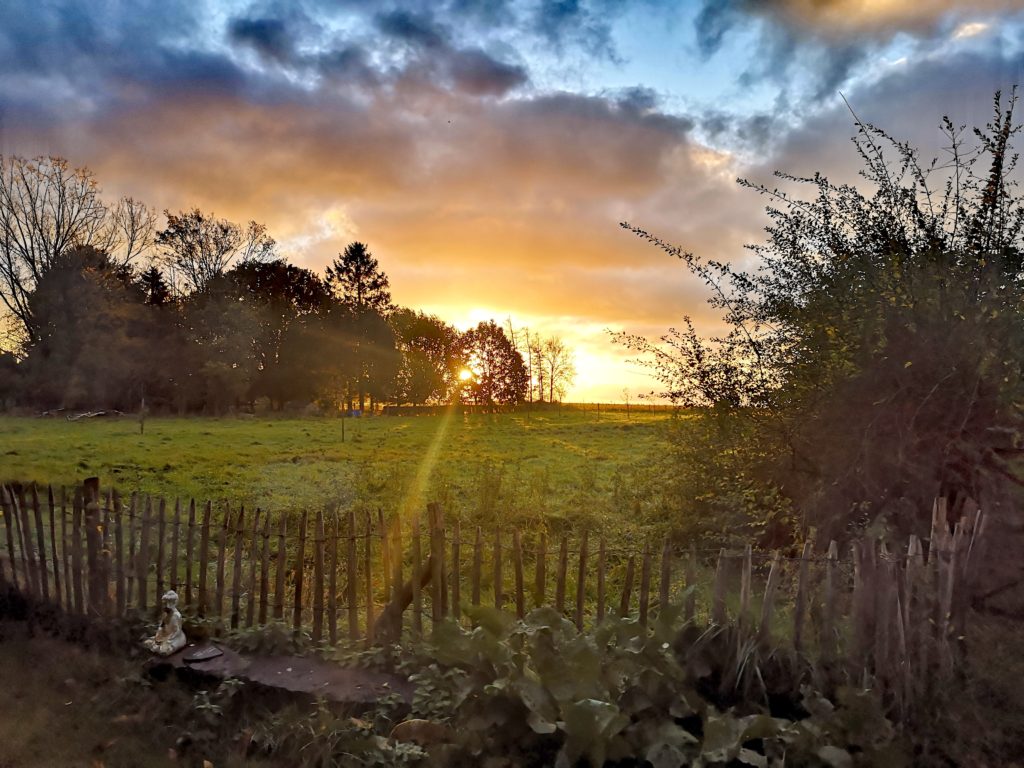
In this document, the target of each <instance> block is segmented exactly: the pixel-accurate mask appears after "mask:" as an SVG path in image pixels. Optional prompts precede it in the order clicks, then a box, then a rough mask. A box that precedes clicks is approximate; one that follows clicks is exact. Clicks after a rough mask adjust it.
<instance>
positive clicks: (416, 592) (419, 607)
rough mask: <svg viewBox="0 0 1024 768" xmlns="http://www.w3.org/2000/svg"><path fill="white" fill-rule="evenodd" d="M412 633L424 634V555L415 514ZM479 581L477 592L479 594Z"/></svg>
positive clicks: (413, 532) (478, 535)
mask: <svg viewBox="0 0 1024 768" xmlns="http://www.w3.org/2000/svg"><path fill="white" fill-rule="evenodd" d="M411 536H412V542H411V543H412V577H411V581H412V631H413V635H415V636H416V637H419V636H420V635H422V634H423V594H422V588H421V584H420V582H421V578H420V577H421V575H422V573H423V563H422V554H421V552H420V515H419V512H416V513H414V515H413V518H412V533H411ZM479 540H480V534H479V529H478V530H477V541H478V542H479ZM479 589H480V587H479V580H478V582H477V592H479Z"/></svg>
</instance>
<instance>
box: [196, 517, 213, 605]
mask: <svg viewBox="0 0 1024 768" xmlns="http://www.w3.org/2000/svg"><path fill="white" fill-rule="evenodd" d="M212 507H213V505H212V503H211V502H210V501H207V502H206V506H205V507H204V508H203V525H202V528H201V529H200V531H199V615H200V616H206V611H207V609H208V608H209V595H208V593H207V589H206V587H207V581H208V578H209V570H210V514H211V511H212Z"/></svg>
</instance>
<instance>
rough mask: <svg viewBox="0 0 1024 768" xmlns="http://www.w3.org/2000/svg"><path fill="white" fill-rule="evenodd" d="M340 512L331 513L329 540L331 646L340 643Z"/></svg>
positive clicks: (328, 613) (328, 592) (328, 615)
mask: <svg viewBox="0 0 1024 768" xmlns="http://www.w3.org/2000/svg"><path fill="white" fill-rule="evenodd" d="M339 532H340V531H339V522H338V510H337V509H336V508H335V509H334V510H333V511H332V512H331V536H330V538H329V539H328V547H327V550H328V556H329V558H330V565H329V567H328V573H329V574H330V577H329V578H328V582H329V584H328V588H327V636H328V637H329V638H330V641H331V644H332V645H333V644H335V643H337V642H338V535H339Z"/></svg>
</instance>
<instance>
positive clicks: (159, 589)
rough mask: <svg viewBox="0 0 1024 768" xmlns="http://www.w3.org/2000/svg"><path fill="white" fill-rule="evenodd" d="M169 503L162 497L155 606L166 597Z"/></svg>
mask: <svg viewBox="0 0 1024 768" xmlns="http://www.w3.org/2000/svg"><path fill="white" fill-rule="evenodd" d="M166 509H167V502H166V501H165V499H164V497H163V496H161V497H160V505H159V511H158V512H157V518H156V519H157V525H156V598H155V605H157V606H159V605H160V600H161V599H162V598H163V595H164V538H165V537H166V532H167V518H166Z"/></svg>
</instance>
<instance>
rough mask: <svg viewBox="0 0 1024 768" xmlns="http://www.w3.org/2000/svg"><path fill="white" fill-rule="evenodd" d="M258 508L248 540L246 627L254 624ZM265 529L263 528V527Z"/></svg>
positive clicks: (257, 557)
mask: <svg viewBox="0 0 1024 768" xmlns="http://www.w3.org/2000/svg"><path fill="white" fill-rule="evenodd" d="M261 514H262V513H261V511H260V508H259V507H257V508H256V513H255V514H254V515H253V529H252V534H251V536H250V539H249V585H248V590H247V599H246V627H252V626H253V625H254V624H255V623H256V591H257V586H256V564H257V563H259V562H260V551H259V543H260V527H259V518H260V515H261ZM264 527H265V526H264Z"/></svg>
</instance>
